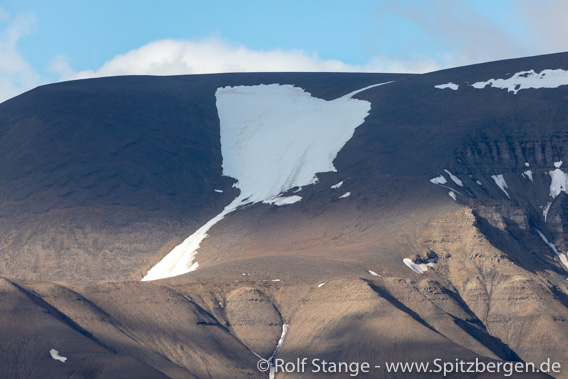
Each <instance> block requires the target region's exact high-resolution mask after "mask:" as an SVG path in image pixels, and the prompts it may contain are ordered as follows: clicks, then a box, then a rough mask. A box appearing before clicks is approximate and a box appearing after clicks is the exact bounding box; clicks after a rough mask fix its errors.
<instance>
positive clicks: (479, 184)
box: [475, 180, 483, 187]
mask: <svg viewBox="0 0 568 379" xmlns="http://www.w3.org/2000/svg"><path fill="white" fill-rule="evenodd" d="M475 182H476V183H477V185H478V186H481V187H483V184H481V182H480V181H479V180H476V181H475Z"/></svg>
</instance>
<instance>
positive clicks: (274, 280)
mask: <svg viewBox="0 0 568 379" xmlns="http://www.w3.org/2000/svg"><path fill="white" fill-rule="evenodd" d="M272 281H273V282H279V281H280V279H272Z"/></svg>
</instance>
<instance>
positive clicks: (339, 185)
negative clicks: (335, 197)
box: [329, 180, 343, 189]
mask: <svg viewBox="0 0 568 379" xmlns="http://www.w3.org/2000/svg"><path fill="white" fill-rule="evenodd" d="M342 185H343V180H342V181H340V182H339V183H337V184H334V185H332V186H331V187H329V188H331V189H338V188H339V187H341V186H342Z"/></svg>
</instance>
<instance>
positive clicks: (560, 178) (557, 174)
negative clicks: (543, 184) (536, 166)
mask: <svg viewBox="0 0 568 379" xmlns="http://www.w3.org/2000/svg"><path fill="white" fill-rule="evenodd" d="M555 165H556V164H555ZM558 167H559V166H557V168H556V169H555V170H552V171H549V172H548V174H549V175H550V177H551V179H552V181H551V183H550V197H552V198H553V199H554V198H556V196H558V195H560V192H566V182H567V178H566V174H565V173H564V171H562V170H561V169H560V168H558Z"/></svg>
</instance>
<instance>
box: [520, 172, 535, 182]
mask: <svg viewBox="0 0 568 379" xmlns="http://www.w3.org/2000/svg"><path fill="white" fill-rule="evenodd" d="M525 176H526V177H527V178H529V179H530V180H531V182H534V180H533V175H532V171H531V170H527V171H525V172H523V177H525Z"/></svg>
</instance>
